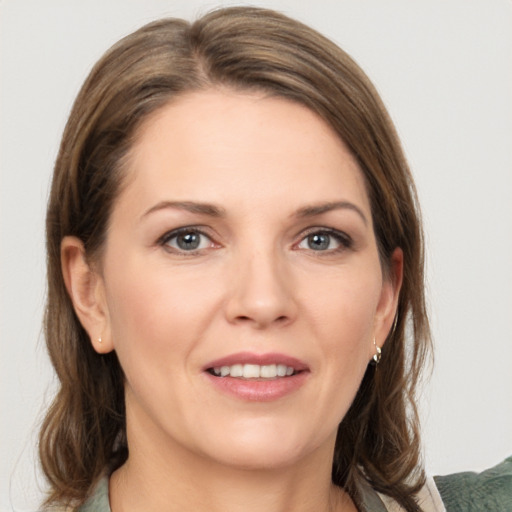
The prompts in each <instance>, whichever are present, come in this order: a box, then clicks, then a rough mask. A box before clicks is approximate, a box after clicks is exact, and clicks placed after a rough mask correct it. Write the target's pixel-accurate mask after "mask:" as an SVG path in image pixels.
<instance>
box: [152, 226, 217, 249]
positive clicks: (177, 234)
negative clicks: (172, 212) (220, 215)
mask: <svg viewBox="0 0 512 512" xmlns="http://www.w3.org/2000/svg"><path fill="white" fill-rule="evenodd" d="M159 243H160V244H161V245H163V246H165V247H166V248H168V249H171V250H174V251H179V252H194V251H200V250H201V249H207V248H208V247H212V246H213V242H212V240H211V238H210V237H209V236H208V235H206V234H205V233H203V232H202V231H200V230H198V229H196V228H180V229H176V230H174V231H170V232H169V233H166V234H165V235H164V236H163V237H162V238H161V239H160V241H159Z"/></svg>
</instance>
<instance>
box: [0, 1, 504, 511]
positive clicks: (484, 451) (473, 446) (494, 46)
mask: <svg viewBox="0 0 512 512" xmlns="http://www.w3.org/2000/svg"><path fill="white" fill-rule="evenodd" d="M231 3H234V2H210V1H208V2H207V1H201V0H193V1H185V0H182V1H163V0H161V1H157V0H146V1H140V0H115V1H114V0H110V1H107V0H88V1H86V2H85V1H84V2H79V1H73V2H71V1H69V0H62V1H57V0H45V1H44V2H41V1H40V0H4V1H3V2H1V3H0V16H1V18H0V45H1V46H0V57H1V68H0V73H1V75H0V80H1V82H0V91H1V96H0V108H1V111H0V123H1V125H0V130H1V132H0V141H1V147H0V169H1V178H0V209H1V210H0V234H1V239H0V258H1V260H0V293H1V307H0V315H1V316H0V336H1V341H0V347H1V352H0V375H1V384H0V406H1V413H0V442H1V445H0V510H1V511H2V512H3V511H7V510H13V509H14V510H20V511H21V510H35V509H36V506H37V503H38V500H39V499H40V497H41V491H40V487H39V486H40V485H41V484H40V483H38V478H37V464H36V462H35V438H36V431H37V423H38V421H39V420H40V418H41V411H42V410H43V409H44V407H45V405H46V404H47V403H48V401H49V399H50V397H51V393H52V389H53V384H54V383H53V380H52V372H51V369H50V368H49V363H48V361H47V359H46V356H45V351H44V346H43V341H42V339H41V336H40V325H41V316H42V311H43V302H44V293H45V289H44V261H45V254H44V225H43V223H44V211H45V202H46V196H47V192H48V184H49V179H50V174H51V170H52V164H53V160H54V158H55V156H56V152H57V147H58V143H59V139H60V135H61V133H62V130H63V127H64V123H65V120H66V117H67V114H68V112H69V109H70V107H71V104H72V101H73V99H74V96H75V95H76V93H77V91H78V88H79V86H80V85H81V83H82V81H83V80H84V78H85V76H86V74H87V72H88V70H89V69H90V67H91V66H92V64H93V63H94V62H95V61H96V60H97V59H98V58H99V56H100V55H101V54H102V53H103V51H104V50H106V48H107V47H108V46H110V45H111V44H112V43H114V42H115V41H116V40H117V39H119V38H120V37H121V36H123V35H125V34H127V33H129V32H131V31H132V30H134V29H136V28H138V27H139V26H140V25H142V24H144V23H146V22H148V21H150V20H152V19H155V18H157V17H161V16H164V15H172V16H178V17H186V18H192V17H194V16H195V15H197V14H198V13H202V12H205V11H207V10H209V9H210V8H212V7H214V6H217V5H221V4H224V5H225V4H231ZM254 3H255V4H257V5H261V6H268V7H272V8H275V9H278V10H282V11H284V12H285V13H288V14H290V15H292V16H294V17H296V18H299V19H301V20H303V21H305V22H306V23H308V24H310V25H312V26H313V27H315V28H317V29H318V30H320V31H321V32H323V33H324V34H326V35H328V36H329V37H331V38H333V39H334V40H335V41H336V42H337V43H339V44H340V45H341V46H342V47H343V48H344V49H345V50H347V51H348V52H349V53H350V54H351V55H352V56H353V57H355V59H356V60H357V61H358V62H359V63H360V64H361V66H362V67H363V68H364V69H365V70H366V71H367V73H368V74H369V75H370V77H371V78H372V79H373V81H374V82H375V83H376V85H377V87H378V89H379V91H380V92H381V94H382V96H383V98H384V100H385V102H386V104H387V105H388V108H389V110H390V112H391V115H392V117H393V118H394V120H395V122H396V124H397V127H398V131H399V133H400V135H401V137H402V141H403V144H404V147H405V151H406V153H407V155H408V158H409V160H410V163H411V165H412V168H413V171H414V174H415V176H416V180H417V185H418V188H419V194H420V199H421V202H422V205H423V211H424V217H425V227H426V231H427V243H428V281H429V302H430V308H431V312H432V327H433V332H434V338H435V343H436V364H435V370H434V373H433V376H432V379H431V382H430V384H429V385H427V386H426V387H425V391H424V393H423V397H422V403H421V407H422V411H423V417H424V434H425V436H424V444H425V454H426V463H427V467H428V469H429V471H431V472H432V473H436V474H438V473H446V472H453V471H460V470H466V469H467V470H481V469H483V468H485V467H487V466H490V465H493V464H495V463H497V462H499V461H500V460H501V459H503V458H504V457H505V456H507V455H508V454H511V453H512V371H511V370H510V368H511V365H512V321H511V316H512V264H511V262H512V202H511V198H512V149H511V147H512V69H511V63H512V30H511V28H512V25H511V22H512V3H511V2H510V1H508V0H478V1H475V0H449V1H446V0H423V1H416V2H411V1H408V0H386V1H385V2H384V1H382V0H332V1H318V0H316V1H307V0H302V1H300V0H288V1H287V0H274V1H272V0H267V1H255V2H254ZM39 481H40V478H39Z"/></svg>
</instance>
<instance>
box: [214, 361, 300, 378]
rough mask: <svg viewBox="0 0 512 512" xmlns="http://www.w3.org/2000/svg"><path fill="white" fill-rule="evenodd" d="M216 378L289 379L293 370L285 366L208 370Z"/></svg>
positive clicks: (235, 365) (217, 367) (241, 366)
mask: <svg viewBox="0 0 512 512" xmlns="http://www.w3.org/2000/svg"><path fill="white" fill-rule="evenodd" d="M209 371H210V373H212V374H213V375H215V376H216V377H236V378H240V379H276V378H281V377H290V376H292V375H294V374H295V373H296V371H295V369H294V368H293V367H291V366H286V365H285V364H265V365H259V364H233V365H231V366H227V365H225V366H216V367H214V368H210V369H209Z"/></svg>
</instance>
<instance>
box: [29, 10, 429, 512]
mask: <svg viewBox="0 0 512 512" xmlns="http://www.w3.org/2000/svg"><path fill="white" fill-rule="evenodd" d="M216 87H227V88H230V89H233V90H240V91H251V90H254V91H261V92H263V93H265V94H267V95H270V96H274V97H282V98H286V99H288V100H291V101H294V102H297V103H299V104H302V105H305V106H306V107H308V108H309V109H311V110H312V111H314V112H316V113H317V114H318V115H319V116H320V117H321V118H322V119H323V120H324V121H325V122H326V123H328V124H329V125H330V126H331V127H332V128H333V129H334V130H335V132H336V133H337V134H338V136H339V137H340V139H342V140H343V141H344V143H345V144H346V145H347V146H348V147H349V148H350V150H351V152H352V153H353V155H354V156H355V158H356V159H357V161H358V164H359V167H360V169H361V171H362V172H363V174H364V177H365V180H366V186H367V192H368V196H369V199H370V203H371V209H372V217H373V224H374V230H375V236H376V240H377V245H378V248H379V254H380V258H381V262H382V267H383V271H384V272H385V273H386V272H387V271H389V268H390V260H391V255H392V253H393V251H394V249H396V248H397V247H399V248H401V249H402V251H403V255H404V267H403V284H402V288H401V292H400V296H399V303H398V311H397V316H396V318H395V325H394V328H393V329H392V331H391V332H390V334H389V335H388V339H387V340H386V344H385V350H384V353H383V357H382V361H381V362H380V364H379V366H378V368H377V369H375V368H374V367H372V366H370V365H369V367H368V369H367V371H366V374H365V376H364V379H363V381H362V384H361V386H360V389H359V390H358V392H357V395H356V397H355V399H354V401H353V403H352V405H351V407H350V409H349V411H348V413H347V414H346V416H345V417H344V419H343V420H342V422H341V424H340V425H339V428H338V437H337V441H336V447H335V453H334V462H333V468H332V479H333V482H334V483H335V484H337V485H339V486H341V487H343V488H344V489H345V490H346V491H347V492H348V493H349V494H350V495H351V496H352V497H353V499H354V500H355V501H356V503H357V502H359V501H360V496H359V491H358V489H359V488H360V483H361V482H362V481H366V482H368V483H369V484H370V485H371V486H373V488H374V489H376V490H377V491H379V492H382V493H385V494H387V495H389V496H391V497H392V498H394V499H395V500H396V501H397V502H398V503H400V504H401V505H402V506H403V507H404V508H405V509H406V510H409V511H413V510H420V509H419V507H418V505H417V504H416V502H415V499H414V493H415V492H417V491H418V490H419V488H420V487H421V486H422V485H423V483H424V473H423V469H422V465H421V453H420V452H421V445H420V437H419V420H418V413H417V410H416V405H415V396H416V389H417V385H418V383H419V378H420V372H421V370H422V368H423V367H424V366H425V362H426V357H427V356H428V354H429V349H430V336H429V325H428V318H427V313H426V306H425V296H424V288H425V286H424V274H423V237H422V228H421V219H420V214H419V207H418V203H417V196H416V192H415V188H414V184H413V180H412V177H411V174H410V171H409V168H408V166H407V163H406V160H405V158H404V155H403V151H402V149H401V145H400V142H399V140H398V137H397V134H396V131H395V128H394V126H393V124H392V121H391V120H390V118H389V116H388V114H387V112H386V109H385V107H384V105H383V103H382V101H381V99H380V98H379V96H378V94H377V92H376V90H375V88H374V86H373V85H372V84H371V82H370V81H369V79H368V78H367V77H366V75H365V74H364V72H363V71H362V70H361V69H360V68H359V67H358V65H357V64H356V63H355V62H354V61H353V60H352V59H351V58H350V57H349V56H348V55H347V54H346V53H345V52H344V51H343V50H341V49H340V48H339V47H338V46H336V45H335V44H334V43H332V42H331V41H329V40H328V39H326V38H325V37H323V36H322V35H320V34H319V33H317V32H316V31H314V30H313V29H311V28H309V27H307V26H305V25H303V24H302V23H300V22H298V21H294V20H292V19H290V18H288V17H286V16H284V15H282V14H280V13H277V12H274V11H270V10H264V9H259V8H250V7H232V8H227V9H220V10H216V11H213V12H210V13H208V14H206V15H205V16H203V17H202V18H200V19H198V20H197V21H195V22H194V23H188V22H186V21H183V20H179V19H163V20H160V21H156V22H153V23H150V24H148V25H146V26H144V27H142V28H140V29H139V30H137V31H136V32H134V33H133V34H131V35H129V36H127V37H125V38H124V39H122V40H120V41H119V42H118V43H117V44H115V45H114V46H113V47H112V48H111V49H110V50H109V51H107V53H106V54H105V55H104V56H103V57H102V58H101V59H100V61H99V62H98V63H97V64H96V65H95V66H94V68H93V69H92V71H91V73H90V75H89V76H88V78H87V80H86V81H85V83H84V85H83V86H82V89H81V91H80V92H79V94H78V97H77V98H76V101H75V103H74V106H73V108H72V111H71V113H70V116H69V120H68V123H67V125H66V127H65V130H64V134H63V138H62V142H61V146H60V150H59V153H58V156H57V159H56V163H55V168H54V175H53V182H52V188H51V193H50V198H49V205H48V211H47V221H46V222H47V223H46V230H47V266H48V296H47V307H46V313H45V336H46V343H47V347H48V351H49V354H50V358H51V361H52V364H53V366H54V368H55V371H56V373H57V376H58V379H59V381H60V389H59V390H58V392H57V394H56V396H55V398H54V401H53V403H52V405H51V407H50V409H49V411H48V413H47V415H46V418H45V420H44V423H43V425H42V428H41V433H40V444H39V451H40V459H41V463H42V468H43V471H44V473H45V475H46V477H47V479H48V481H49V484H50V490H49V494H48V497H47V499H46V502H45V505H46V506H50V505H55V504H63V505H67V506H71V507H74V506H79V505H80V504H81V503H83V502H84V501H85V499H86V498H87V496H88V494H89V493H90V491H91V489H92V488H93V486H94V485H95V483H96V482H97V480H98V479H99V478H101V476H102V475H103V474H104V473H105V471H113V470H114V469H115V468H117V467H119V466H120V465H122V464H123V463H124V462H125V461H126V459H127V457H128V446H127V441H126V431H125V405H124V377H123V371H122V369H121V367H120V364H119V362H118V359H117V356H116V354H115V352H112V353H109V354H106V355H101V354H98V353H96V352H95V351H94V349H93V348H92V345H91V342H90V339H89V337H88V335H87V333H86V331H85V330H84V328H83V327H82V326H81V324H80V322H79V321H78V318H77V316H76V314H75V312H74V310H73V306H72V303H71V300H70V298H69V296H68V294H67V292H66V288H65V285H64V280H63V276H62V271H61V259H60V245H61V242H62V239H63V237H65V236H67V235H72V236H75V237H78V238H79V239H80V240H81V241H82V242H83V244H84V247H85V251H86V256H87V257H88V258H90V260H91V261H94V260H95V258H98V257H99V255H100V254H101V250H102V247H103V245H104V242H105V238H106V233H107V228H108V222H109V217H110V214H111V212H112V209H113V205H114V203H115V199H116V197H117V195H118V194H119V192H120V189H121V186H122V184H123V164H124V163H125V161H126V157H127V155H128V154H129V151H130V148H131V147H132V146H133V144H134V141H135V140H136V137H137V135H138V133H139V132H140V128H141V125H142V123H144V122H145V121H147V120H148V118H149V116H151V114H152V113H154V112H156V111H157V110H158V109H160V108H161V107H163V106H164V105H166V104H168V103H169V102H170V101H173V100H175V99H176V98H178V97H179V96H180V95H184V94H187V93H190V92H193V91H201V90H208V89H212V88H216Z"/></svg>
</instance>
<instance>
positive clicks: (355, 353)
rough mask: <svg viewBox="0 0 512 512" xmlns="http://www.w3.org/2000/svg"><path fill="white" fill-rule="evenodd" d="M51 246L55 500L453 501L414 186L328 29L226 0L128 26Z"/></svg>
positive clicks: (46, 461) (141, 505)
mask: <svg viewBox="0 0 512 512" xmlns="http://www.w3.org/2000/svg"><path fill="white" fill-rule="evenodd" d="M47 244H48V283H49V284H48V286H49V287H48V307H47V314H46V339H47V343H48V349H49V352H50V355H51V358H52V362H53V364H54V367H55V369H56V372H57V374H58V377H59V379H60V382H61V389H60V391H59V393H58V394H57V396H56V398H55V401H54V403H53V406H52V408H51V410H50V411H49V413H48V415H47V418H46V421H45V423H44V425H43V428H42V431H41V442H40V454H41V461H42V465H43V469H44V471H45V473H46V475H47V477H48V480H49V482H50V485H51V491H50V494H49V497H48V500H47V505H53V504H63V505H70V506H72V507H75V508H77V507H80V506H82V510H108V509H109V507H110V509H111V510H112V511H113V512H118V511H120V510H127V511H130V510H139V509H144V510H174V509H176V510H177V509H180V510H188V509H189V510H203V509H208V510H217V509H219V510H240V509H244V510H252V509H254V510H297V511H299V510H318V511H321V510H385V508H383V507H384V506H385V505H384V503H385V502H388V503H391V502H393V503H395V504H398V505H400V506H402V507H403V508H404V509H405V510H420V505H418V502H419V501H420V500H423V503H422V505H421V506H422V507H423V506H424V505H425V504H426V503H427V502H428V503H430V504H431V505H432V506H436V504H437V506H441V505H440V498H439V495H438V494H437V491H436V490H435V487H433V486H432V485H431V484H429V485H425V475H424V472H423V470H422V468H421V464H420V453H419V434H418V431H419V429H418V419H417V413H416V408H415V402H414V393H415V388H416V383H417V381H418V378H419V375H420V370H421V368H422V367H423V365H424V362H425V358H426V356H427V354H428V349H429V329H428V320H427V316H426V312H425V301H424V291H423V249H422V235H421V227H420V222H419V215H418V210H417V205H416V196H415V192H414V185H413V183H412V179H411V176H410V174H409V171H408V168H407V165H406V163H405V160H404V157H403V154H402V151H401V149H400V144H399V142H398V139H397V137H396V134H395V131H394V129H393V126H392V123H391V121H390V120H389V118H388V116H387V114H386V111H385V109H384V107H383V105H382V103H381V101H380V99H379V98H378V95H377V94H376V92H375V90H374V88H373V86H372V85H371V84H370V83H369V81H368V79H367V78H366V77H365V75H364V74H363V72H362V71H361V70H360V69H359V68H358V67H357V65H356V64H354V62H353V61H352V60H351V59H350V58H349V57H348V56H347V55H346V54H345V53H344V52H343V51H342V50H340V49H339V48H337V47H336V46H335V45H333V44H332V43H331V42H329V41H328V40H326V39H325V38H323V37H322V36H320V35H319V34H317V33H315V32H314V31H312V30H311V29H309V28H307V27H305V26H303V25H301V24H299V23H297V22H295V21H292V20H289V19H288V18H286V17H284V16H282V15H279V14H276V13H274V12H271V11H264V10H259V9H251V8H232V9H225V10H220V11H216V12H213V13H211V14H208V15H206V16H205V17H203V18H201V19H200V20H198V21H197V22H195V23H194V24H192V25H189V24H188V23H186V22H184V21H180V20H163V21H160V22H156V23H153V24H150V25H148V26H146V27H143V28H142V29H140V30H139V31H137V32H135V33H134V34H132V35H131V36H128V37H127V38H125V39H123V40H122V41H120V42H119V43H118V44H117V45H115V46H114V47H113V48H112V49H111V50H110V51H109V52H107V54H106V55H105V56H104V57H103V58H102V59H101V60H100V62H99V63H98V64H97V65H96V67H95V68H94V69H93V71H92V72H91V74H90V76H89V78H88V79H87V81H86V83H85V84H84V86H83V88H82V90H81V92H80V94H79V96H78V98H77V100H76V103H75V106H74V108H73V111H72V113H71V116H70V119H69V122H68V125H67V127H66V130H65V133H64V136H63V140H62V144H61V150H60V153H59V156H58V158H57V162H56V166H55V172H54V180H53V185H52V192H51V197H50V204H49V207H48V216H47ZM406 331H407V336H406ZM377 492H378V493H380V494H377Z"/></svg>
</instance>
